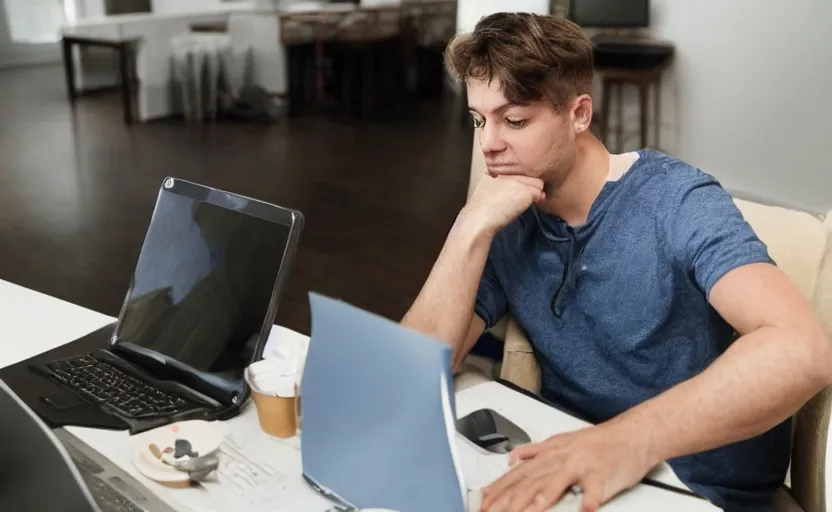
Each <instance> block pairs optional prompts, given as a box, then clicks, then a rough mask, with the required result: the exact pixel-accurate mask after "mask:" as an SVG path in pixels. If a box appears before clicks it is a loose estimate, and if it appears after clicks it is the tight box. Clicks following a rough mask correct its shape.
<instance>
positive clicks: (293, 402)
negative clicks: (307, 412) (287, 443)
mask: <svg viewBox="0 0 832 512" xmlns="http://www.w3.org/2000/svg"><path fill="white" fill-rule="evenodd" d="M245 377H246V382H247V383H248V385H249V387H250V388H251V399H252V401H253V402H254V407H255V408H256V409H257V418H258V420H259V422H260V428H262V429H263V431H264V432H266V433H267V434H269V435H273V436H276V437H282V438H287V437H292V436H294V435H295V434H296V433H297V429H298V416H299V401H300V397H299V396H298V395H299V393H298V386H297V376H296V375H294V374H286V373H285V372H284V371H282V370H281V368H280V363H279V362H278V361H274V360H269V359H263V360H261V361H258V362H256V363H254V364H252V365H250V366H249V367H248V368H247V369H246V372H245Z"/></svg>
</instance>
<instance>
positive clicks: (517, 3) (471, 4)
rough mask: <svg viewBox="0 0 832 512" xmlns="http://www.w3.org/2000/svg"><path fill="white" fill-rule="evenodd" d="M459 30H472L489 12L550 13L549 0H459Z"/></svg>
mask: <svg viewBox="0 0 832 512" xmlns="http://www.w3.org/2000/svg"><path fill="white" fill-rule="evenodd" d="M456 9H457V32H470V31H472V30H474V25H476V24H477V22H478V21H479V20H480V18H482V17H483V16H487V15H489V14H493V13H495V12H500V11H512V12H534V13H538V14H548V12H549V0H457V7H456Z"/></svg>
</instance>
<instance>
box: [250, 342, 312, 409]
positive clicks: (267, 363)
mask: <svg viewBox="0 0 832 512" xmlns="http://www.w3.org/2000/svg"><path fill="white" fill-rule="evenodd" d="M286 334H287V333H285V332H282V331H280V330H277V328H275V329H273V330H272V332H271V334H270V335H269V339H268V341H267V342H266V346H265V348H264V349H263V359H261V360H260V361H257V362H255V363H252V364H251V365H249V366H248V368H246V375H245V378H246V382H248V384H249V386H251V388H252V390H253V391H256V392H258V393H260V394H263V395H269V396H279V397H284V398H291V397H294V396H296V394H297V393H298V391H299V389H298V388H299V387H300V382H301V379H302V378H303V367H304V363H305V362H306V353H307V351H308V350H309V340H308V338H306V337H305V336H299V335H293V336H289V335H286Z"/></svg>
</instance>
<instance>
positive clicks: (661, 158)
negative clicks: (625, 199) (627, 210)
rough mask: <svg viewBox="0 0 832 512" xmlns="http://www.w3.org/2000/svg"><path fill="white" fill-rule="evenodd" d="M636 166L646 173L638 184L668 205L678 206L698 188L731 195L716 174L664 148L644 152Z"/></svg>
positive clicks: (641, 172) (636, 168)
mask: <svg viewBox="0 0 832 512" xmlns="http://www.w3.org/2000/svg"><path fill="white" fill-rule="evenodd" d="M634 166H635V169H633V170H634V171H635V172H636V173H637V174H640V175H641V177H642V179H640V180H635V181H637V182H638V185H639V187H638V188H639V189H641V190H642V191H644V192H645V193H646V194H649V195H650V196H652V197H654V198H656V199H657V200H658V203H659V205H661V206H663V207H665V208H670V209H674V208H677V207H678V206H679V204H680V203H681V202H682V201H685V200H687V199H689V197H690V192H693V191H696V190H708V191H709V192H711V193H714V194H718V195H723V196H727V195H728V192H727V191H726V190H725V189H724V188H723V187H722V185H721V183H720V182H719V180H718V179H717V178H716V177H714V176H713V175H711V174H709V173H707V172H705V171H703V170H702V169H700V168H698V167H696V166H694V165H693V164H691V163H688V162H686V161H684V160H681V159H679V158H676V157H673V156H670V155H667V154H665V153H662V152H660V151H654V150H644V151H642V152H640V157H639V160H638V161H637V162H636V164H634ZM700 195H701V194H700Z"/></svg>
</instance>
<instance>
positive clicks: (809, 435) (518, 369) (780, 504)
mask: <svg viewBox="0 0 832 512" xmlns="http://www.w3.org/2000/svg"><path fill="white" fill-rule="evenodd" d="M484 174H485V165H484V161H483V156H482V152H481V151H480V150H479V147H478V145H477V144H476V140H475V143H474V146H473V154H472V158H471V178H470V182H469V189H468V193H469V195H470V194H471V192H473V190H474V188H476V185H477V183H478V181H479V179H480V178H481V177H482V176H483V175H484ZM735 202H736V204H737V206H738V207H739V208H740V210H741V211H742V213H743V215H744V216H745V218H746V220H747V221H748V222H749V223H750V224H751V226H752V227H753V228H754V230H755V231H756V233H757V236H759V237H760V238H761V239H762V241H763V242H765V243H766V244H767V246H768V248H769V251H770V254H771V257H772V258H773V259H774V260H775V262H776V263H777V265H778V266H779V267H780V268H781V269H783V271H784V272H785V273H786V274H787V275H788V276H789V278H790V279H791V280H792V281H793V282H794V283H795V285H796V286H797V288H798V289H799V290H800V292H801V293H802V294H803V296H804V297H806V298H807V299H809V300H810V301H811V302H812V305H813V306H814V308H815V311H816V312H817V314H818V316H819V317H820V318H821V320H822V322H823V323H824V326H825V327H826V330H827V332H828V333H829V334H830V336H832V212H830V215H827V216H825V218H824V217H819V216H815V215H811V214H808V213H805V212H800V211H795V210H789V209H786V208H781V207H775V206H767V205H763V204H759V203H756V202H752V201H747V200H742V199H739V198H735ZM492 332H493V333H494V334H495V336H497V337H499V338H501V339H503V340H505V347H504V355H503V362H502V364H501V365H500V366H499V367H486V366H484V365H483V364H482V362H479V361H473V362H471V363H470V364H471V366H473V367H477V368H478V369H479V371H480V372H481V373H480V375H479V378H480V379H481V378H496V377H499V378H502V379H505V380H507V381H510V382H512V383H514V384H516V385H518V386H520V387H522V388H524V389H527V390H529V391H531V392H534V393H536V392H538V391H539V389H540V370H539V368H538V365H537V362H536V361H535V358H534V355H533V354H532V350H531V345H530V344H529V341H528V339H527V338H526V336H525V335H524V333H523V330H522V328H521V327H520V326H519V325H518V324H517V322H515V321H514V319H513V318H512V317H511V315H507V317H506V318H503V320H502V321H500V323H499V324H498V325H497V326H496V327H495V328H494V329H493V330H492ZM471 380H472V379H471V378H470V377H469V379H468V381H469V382H471ZM473 380H476V378H475V379H473ZM830 403H832V391H830V389H827V390H825V391H823V392H822V393H820V394H819V395H817V396H816V397H815V398H813V399H812V400H811V401H810V402H809V403H808V404H806V405H805V406H804V407H803V408H802V409H801V410H800V411H799V412H798V414H797V415H796V417H795V432H794V440H793V453H792V462H791V470H790V489H789V488H786V487H784V489H783V491H782V492H780V493H778V495H777V497H776V501H777V509H778V511H779V512H826V511H827V502H830V503H832V495H831V494H830V493H832V452H830V453H829V457H827V450H830V451H832V444H829V445H827V439H828V436H829V427H830V422H829V418H830V409H831V408H832V407H831V406H830ZM827 468H829V470H828V471H827ZM786 483H787V485H788V484H789V482H786ZM829 510H830V512H832V505H830V509H829Z"/></svg>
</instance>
